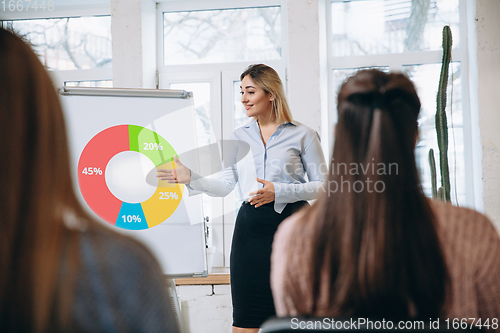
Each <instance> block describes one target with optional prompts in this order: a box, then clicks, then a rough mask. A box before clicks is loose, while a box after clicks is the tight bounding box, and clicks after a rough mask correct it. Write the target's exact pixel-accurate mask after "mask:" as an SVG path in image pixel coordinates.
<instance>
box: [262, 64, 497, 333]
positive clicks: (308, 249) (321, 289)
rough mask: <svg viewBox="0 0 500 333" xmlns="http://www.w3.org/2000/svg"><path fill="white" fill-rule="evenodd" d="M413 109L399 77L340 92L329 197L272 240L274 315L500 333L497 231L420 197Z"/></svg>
mask: <svg viewBox="0 0 500 333" xmlns="http://www.w3.org/2000/svg"><path fill="white" fill-rule="evenodd" d="M419 111H420V101H419V98H418V96H417V93H416V91H415V88H414V86H413V84H412V82H411V81H410V80H409V79H407V78H406V77H405V76H404V75H402V74H386V73H383V72H380V71H378V70H363V71H359V72H358V73H357V74H355V75H354V76H352V77H350V78H349V79H348V80H347V81H346V82H345V83H344V84H343V86H342V87H341V89H340V91H339V94H338V123H337V126H336V130H335V147H334V151H333V156H332V160H331V170H330V175H329V180H328V182H327V183H326V184H325V187H326V188H327V191H326V193H325V194H324V195H321V196H320V198H319V199H318V200H317V202H316V203H315V204H314V205H313V206H311V207H306V208H305V209H303V210H301V211H300V212H298V213H297V214H295V215H293V216H292V217H290V218H288V219H287V220H286V221H284V222H283V223H282V224H281V225H280V227H279V228H278V231H277V233H276V235H275V238H274V243H273V252H272V258H271V263H272V269H271V287H272V291H273V295H274V300H275V305H276V311H277V313H278V315H279V316H287V315H288V316H295V315H312V316H321V317H325V316H328V317H365V318H370V317H371V318H382V317H383V318H386V319H391V318H393V319H411V318H421V319H425V320H429V318H437V317H440V318H459V319H462V318H476V319H479V318H480V319H481V320H482V323H484V322H485V321H486V320H488V321H489V324H490V325H492V326H491V327H490V328H491V329H495V330H497V331H498V324H499V323H498V320H499V319H500V302H499V299H500V239H499V236H498V233H497V231H496V230H495V228H494V227H493V225H492V223H491V222H490V221H489V220H488V218H486V217H485V216H484V215H482V214H480V213H478V212H475V211H473V210H470V209H466V208H458V207H455V206H453V205H451V204H449V203H443V202H436V201H431V200H429V199H427V198H426V197H425V195H424V193H423V191H422V187H421V185H420V179H419V175H418V171H417V166H416V163H415V154H414V149H415V144H416V140H417V139H418V127H417V119H418V114H419ZM353 168H354V169H353ZM356 170H358V171H356ZM494 322H496V326H493V323H494Z"/></svg>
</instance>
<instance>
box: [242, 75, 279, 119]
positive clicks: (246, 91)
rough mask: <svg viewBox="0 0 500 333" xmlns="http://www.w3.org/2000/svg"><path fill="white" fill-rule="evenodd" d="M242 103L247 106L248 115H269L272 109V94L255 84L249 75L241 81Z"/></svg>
mask: <svg viewBox="0 0 500 333" xmlns="http://www.w3.org/2000/svg"><path fill="white" fill-rule="evenodd" d="M240 89H241V103H243V106H244V107H245V110H246V112H247V117H269V116H270V115H271V110H272V97H271V94H266V92H265V91H264V89H262V88H261V87H259V86H258V85H257V84H255V83H254V82H253V80H252V78H251V77H250V75H247V76H245V77H244V78H243V80H242V81H241V86H240Z"/></svg>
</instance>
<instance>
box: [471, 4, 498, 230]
mask: <svg viewBox="0 0 500 333" xmlns="http://www.w3.org/2000/svg"><path fill="white" fill-rule="evenodd" d="M475 9H476V15H475V20H474V21H475V22H474V23H475V27H474V28H475V32H476V38H477V40H476V41H475V43H474V44H473V45H471V44H469V47H470V48H474V49H475V51H476V55H477V59H474V58H473V57H471V59H470V61H471V64H472V65H473V66H477V73H476V75H477V78H476V80H477V82H476V83H477V90H475V91H472V92H471V96H472V95H473V94H474V93H476V94H477V116H478V124H479V133H480V138H481V153H482V159H481V160H482V170H481V171H482V187H483V194H482V199H483V205H484V212H485V214H486V215H488V217H490V218H491V219H492V220H493V222H494V223H495V225H496V227H497V229H498V230H500V205H499V202H500V195H499V193H500V130H499V126H500V110H499V108H500V94H499V92H500V80H499V75H500V0H477V1H476V8H475ZM473 107H474V105H473Z"/></svg>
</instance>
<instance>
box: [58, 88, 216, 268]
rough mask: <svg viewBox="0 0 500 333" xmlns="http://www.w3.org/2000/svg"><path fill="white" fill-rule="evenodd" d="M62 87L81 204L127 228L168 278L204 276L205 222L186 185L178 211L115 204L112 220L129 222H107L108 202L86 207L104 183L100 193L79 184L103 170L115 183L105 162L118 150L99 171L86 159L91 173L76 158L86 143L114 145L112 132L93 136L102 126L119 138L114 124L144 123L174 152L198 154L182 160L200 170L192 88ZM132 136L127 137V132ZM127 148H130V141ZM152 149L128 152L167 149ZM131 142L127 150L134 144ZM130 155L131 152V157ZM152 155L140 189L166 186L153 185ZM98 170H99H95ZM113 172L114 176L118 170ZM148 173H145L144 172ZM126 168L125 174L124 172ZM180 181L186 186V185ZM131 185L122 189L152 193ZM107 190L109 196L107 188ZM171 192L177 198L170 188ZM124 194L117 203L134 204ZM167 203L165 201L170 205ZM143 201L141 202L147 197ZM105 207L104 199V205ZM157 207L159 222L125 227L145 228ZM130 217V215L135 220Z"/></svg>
mask: <svg viewBox="0 0 500 333" xmlns="http://www.w3.org/2000/svg"><path fill="white" fill-rule="evenodd" d="M59 92H60V95H61V96H60V97H61V103H62V106H63V110H64V114H65V118H66V124H67V129H68V139H69V144H70V156H71V168H72V175H73V181H74V183H75V188H76V189H77V191H76V192H77V195H78V198H79V200H80V201H81V203H82V205H83V206H84V207H86V208H87V210H88V211H89V213H90V214H92V215H93V216H94V217H95V218H96V219H97V220H100V221H103V223H104V224H106V225H108V226H110V227H111V228H113V229H114V230H115V231H118V232H122V233H125V234H127V235H129V236H131V237H134V238H136V239H138V240H140V241H142V242H143V243H144V244H145V245H146V246H147V247H148V248H149V249H150V250H151V251H152V252H153V253H154V255H155V256H156V257H157V259H158V261H159V263H160V265H161V267H162V269H163V272H164V273H165V274H166V275H168V276H169V277H171V278H173V277H193V276H207V275H208V269H207V258H206V239H205V225H204V219H203V205H202V198H201V196H192V197H189V196H188V192H187V189H184V191H183V192H182V191H181V192H179V196H180V200H177V203H176V205H177V206H175V210H174V209H172V210H173V213H168V212H167V211H168V209H156V208H155V207H160V206H151V207H153V208H154V209H153V208H149V211H148V212H146V208H144V214H146V213H148V214H149V215H147V214H146V215H139V214H137V215H121V214H122V210H120V212H119V214H118V216H117V218H116V225H118V224H119V223H121V224H122V226H123V225H125V228H126V229H122V228H118V227H115V226H111V224H112V221H111V222H110V219H108V220H107V222H108V223H106V222H104V220H106V216H107V215H106V214H107V212H104V214H103V213H102V210H103V209H105V208H102V207H101V208H96V206H92V208H91V207H89V204H91V202H92V201H96V200H95V198H94V197H99V196H100V195H101V194H102V193H101V192H104V191H105V190H102V191H101V188H99V191H101V192H99V193H98V191H97V190H96V188H97V187H95V188H92V187H90V188H91V190H89V189H88V187H85V189H84V184H86V183H85V182H87V180H86V179H92V180H94V179H98V178H99V177H101V178H100V179H101V181H102V179H105V184H106V186H107V187H108V188H109V187H112V186H111V185H112V184H110V180H109V179H113V177H115V176H110V174H111V172H110V171H109V170H110V165H111V164H112V163H111V161H116V160H117V159H115V157H118V155H119V154H116V155H115V156H113V157H112V158H111V159H109V161H108V162H106V163H107V165H103V164H102V165H101V166H100V168H99V170H98V169H97V168H96V167H95V165H93V164H92V163H91V162H88V163H87V164H88V167H89V168H88V172H91V173H92V175H90V174H89V173H87V168H86V167H85V168H83V169H82V166H84V165H83V164H80V165H79V162H80V160H81V159H84V156H87V155H88V154H87V152H88V150H89V149H90V148H88V147H100V148H99V149H104V150H106V149H108V148H110V147H111V146H113V145H115V144H119V143H114V141H113V140H114V139H109V138H110V136H108V137H107V138H108V139H106V140H104V141H102V142H96V140H98V139H97V138H101V137H102V133H111V134H112V136H111V138H116V137H118V136H116V135H114V134H115V133H118V132H116V130H117V129H127V128H142V127H143V128H144V129H142V132H141V133H145V132H148V133H149V132H151V131H153V132H154V133H156V134H158V137H160V138H163V139H164V140H166V142H167V144H165V143H164V145H163V146H165V145H168V144H169V145H170V146H171V147H172V148H173V149H174V150H175V153H176V154H177V155H181V154H183V153H185V152H187V151H190V154H189V156H195V158H190V160H189V161H187V160H186V161H182V162H183V163H184V164H185V165H186V166H187V167H189V168H194V169H195V170H196V169H198V164H199V159H198V158H196V154H194V155H193V153H192V152H193V150H194V151H196V148H197V143H196V125H195V124H196V123H195V117H196V114H195V110H194V105H193V98H192V94H190V93H186V92H185V91H174V90H167V89H162V90H147V89H117V88H67V87H65V88H61V89H60V90H59ZM151 133H152V132H151ZM156 134H155V135H156ZM130 135H131V136H132V134H130ZM115 141H116V142H120V141H124V140H121V139H116V140H115ZM91 142H93V143H95V145H92V144H91ZM131 142H132V140H131ZM163 142H165V141H163ZM160 145H161V144H160ZM147 146H148V145H147V143H144V149H148V147H147ZM130 147H132V144H131V145H130ZM141 147H142V143H141ZM150 148H151V149H152V150H153V152H146V151H142V153H141V152H133V153H132V154H135V155H141V157H144V156H142V155H143V154H146V153H148V154H162V153H163V152H165V150H163V151H158V150H159V149H165V148H164V147H156V151H154V150H155V149H154V148H155V147H152V146H150ZM92 149H96V148H92ZM130 149H131V150H132V148H130ZM141 149H142V148H141ZM124 153H126V152H124ZM129 153H130V152H129ZM165 154H166V153H165ZM135 155H132V157H134V156H135ZM148 156H149V155H148ZM155 156H156V155H155ZM110 157H111V156H110ZM143 159H144V158H143ZM141 160H142V159H141ZM145 160H148V158H145ZM152 160H153V162H154V158H152ZM89 161H90V160H89ZM119 161H121V162H117V163H118V164H119V163H122V165H123V163H124V162H123V159H122V160H119ZM148 161H149V160H148ZM169 161H170V160H169ZM153 162H151V161H149V162H148V163H150V165H151V166H153V169H151V170H149V169H148V170H149V172H146V171H148V170H146V171H144V178H147V179H141V180H140V182H142V183H147V184H145V185H144V184H142V185H141V188H145V190H146V192H148V191H149V190H150V189H149V187H148V186H150V187H151V191H152V192H151V193H155V194H154V195H157V194H158V191H159V190H161V189H163V187H161V186H159V185H158V184H159V183H158V180H157V179H156V178H155V176H156V168H155V165H156V164H157V163H153ZM106 163H105V164H106ZM115 164H116V163H115ZM113 170H114V169H113ZM97 171H98V172H99V173H98V174H97ZM94 172H95V173H94ZM82 173H85V175H82ZM112 174H113V175H116V171H114V173H112ZM146 174H148V175H147V177H146ZM124 175H125V176H126V173H125V174H124ZM79 177H80V178H79ZM103 177H104V178H103ZM119 177H122V178H127V177H123V176H122V175H121V174H119ZM115 178H116V177H115ZM122 178H117V179H118V182H116V183H117V184H118V185H116V186H125V185H127V184H129V181H127V179H124V181H123V182H121V179H122ZM82 179H84V180H82ZM89 181H90V180H89ZM132 183H133V182H132ZM80 185H82V186H80ZM113 186H115V185H113ZM180 186H182V187H183V186H184V185H180ZM88 191H94V192H90V194H89V192H88ZM155 191H156V192H155ZM109 192H110V193H112V194H113V195H114V193H115V192H113V191H112V190H111V189H109ZM128 192H132V193H125V194H127V195H129V194H130V195H139V196H140V195H146V197H147V196H148V195H149V194H147V193H146V194H141V191H140V190H138V191H128ZM135 192H138V193H139V194H137V193H135ZM82 193H84V194H82ZM116 193H119V192H116ZM160 194H162V193H160ZM163 194H164V193H163ZM107 195H108V197H109V193H108V194H107ZM154 195H152V196H151V198H153V197H154ZM167 195H168V194H167ZM93 198H94V199H93ZM115 198H116V197H115ZM155 198H156V197H155ZM146 199H147V198H146ZM162 199H165V198H162ZM170 199H174V198H173V195H172V198H170ZM116 200H118V199H116ZM144 200H145V199H144ZM155 200H156V199H155ZM126 201H127V200H122V201H120V202H123V205H122V209H123V207H124V206H125V205H126V204H127V205H136V206H137V205H139V204H137V203H135V204H128V203H127V202H126ZM139 201H140V199H139ZM174 201H175V200H174ZM154 202H155V203H156V204H157V205H159V204H164V203H166V202H168V201H167V200H164V201H161V200H156V201H154ZM171 202H173V201H171ZM171 202H170V203H169V205H172V204H171ZM91 205H92V204H91ZM110 206H112V205H110ZM142 206H143V207H144V202H143V203H142ZM103 207H107V206H106V205H104V206H103ZM127 207H128V206H127ZM134 207H135V206H134ZM161 207H164V206H161ZM165 207H167V206H165ZM168 207H173V206H168ZM106 209H108V208H106ZM96 212H97V213H96ZM167 213H168V214H171V215H170V216H168V217H167V218H166V220H164V221H163V217H162V214H167ZM114 214H115V215H116V212H114ZM154 214H156V215H159V217H158V218H159V220H158V221H159V222H158V224H157V225H155V226H152V227H149V228H147V226H148V225H149V224H150V222H147V223H148V225H146V228H145V229H142V230H127V229H128V228H133V227H136V226H141V225H142V228H144V222H146V219H145V216H148V221H150V220H151V219H150V216H153V215H154ZM120 215H121V216H120ZM156 215H155V216H156ZM163 216H165V215H163ZM132 217H133V218H134V220H132ZM122 218H123V220H122ZM136 222H137V223H136ZM129 226H130V227H129Z"/></svg>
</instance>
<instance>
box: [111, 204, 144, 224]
mask: <svg viewBox="0 0 500 333" xmlns="http://www.w3.org/2000/svg"><path fill="white" fill-rule="evenodd" d="M115 226H117V227H119V228H123V229H129V230H142V229H148V224H147V222H146V216H144V212H143V210H142V206H141V204H140V203H128V202H124V203H123V204H122V207H121V208H120V213H119V214H118V218H117V219H116V224H115Z"/></svg>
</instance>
